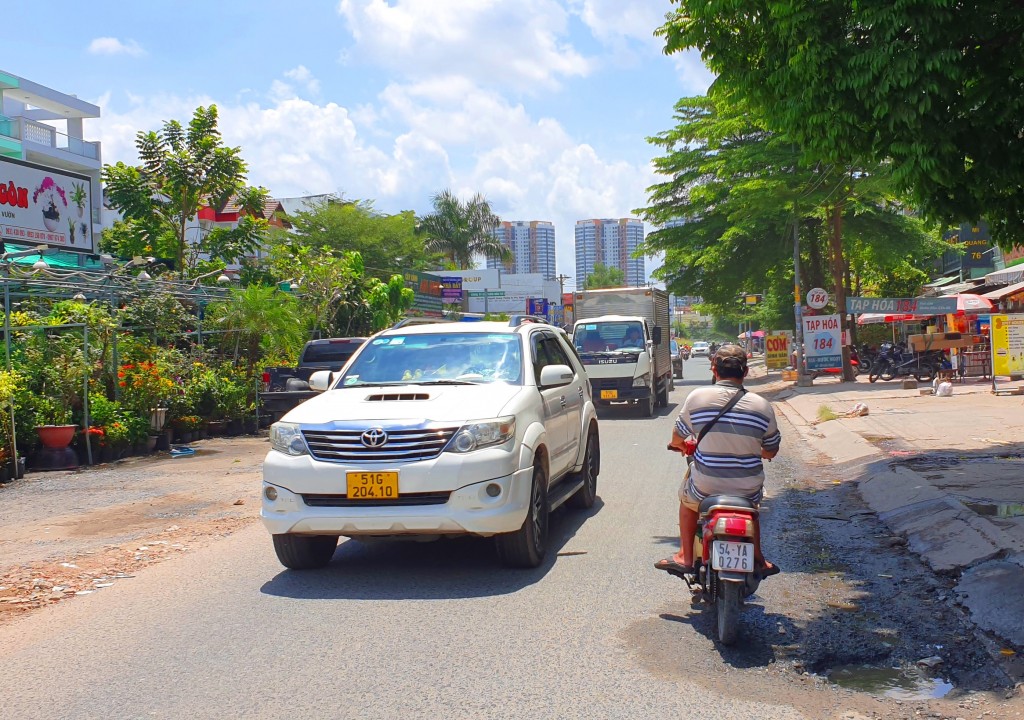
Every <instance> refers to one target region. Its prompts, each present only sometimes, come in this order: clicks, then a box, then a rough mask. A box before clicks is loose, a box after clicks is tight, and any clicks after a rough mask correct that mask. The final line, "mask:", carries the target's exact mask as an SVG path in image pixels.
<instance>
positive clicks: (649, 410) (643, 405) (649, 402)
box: [640, 388, 655, 418]
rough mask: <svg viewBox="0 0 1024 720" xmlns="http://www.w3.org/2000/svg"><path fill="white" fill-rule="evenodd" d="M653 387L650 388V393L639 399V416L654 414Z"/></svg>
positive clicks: (647, 416) (651, 415) (646, 416)
mask: <svg viewBox="0 0 1024 720" xmlns="http://www.w3.org/2000/svg"><path fill="white" fill-rule="evenodd" d="M654 394H655V390H654V388H651V392H650V395H648V396H647V397H646V398H645V399H643V400H641V401H640V415H641V417H645V418H649V417H653V416H654V399H655V398H654Z"/></svg>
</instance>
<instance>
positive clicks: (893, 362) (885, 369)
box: [868, 343, 942, 382]
mask: <svg viewBox="0 0 1024 720" xmlns="http://www.w3.org/2000/svg"><path fill="white" fill-rule="evenodd" d="M941 368H942V357H941V353H936V352H928V353H925V354H923V355H919V354H917V353H912V352H907V348H906V346H905V345H903V343H896V344H893V343H883V344H882V346H881V348H880V349H879V353H878V357H876V358H875V361H874V362H873V363H872V364H871V370H870V372H869V373H868V381H869V382H876V381H878V380H879V379H882V380H885V381H889V380H894V379H896V378H900V377H909V376H913V377H914V378H916V379H917V380H918V381H920V382H931V381H932V380H933V379H934V378H935V375H936V373H938V372H939V370H940V369H941Z"/></svg>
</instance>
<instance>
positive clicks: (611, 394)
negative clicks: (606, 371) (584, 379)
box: [601, 390, 619, 400]
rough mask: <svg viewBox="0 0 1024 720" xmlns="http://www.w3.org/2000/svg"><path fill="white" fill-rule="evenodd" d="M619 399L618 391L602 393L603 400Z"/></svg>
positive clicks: (604, 391) (603, 391)
mask: <svg viewBox="0 0 1024 720" xmlns="http://www.w3.org/2000/svg"><path fill="white" fill-rule="evenodd" d="M618 397H619V391H618V390H602V391H601V399H602V400H616V399H618Z"/></svg>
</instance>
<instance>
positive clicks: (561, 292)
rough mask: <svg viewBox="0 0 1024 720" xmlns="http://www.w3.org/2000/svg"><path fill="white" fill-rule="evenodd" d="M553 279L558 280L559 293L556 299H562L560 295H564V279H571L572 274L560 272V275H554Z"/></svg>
mask: <svg viewBox="0 0 1024 720" xmlns="http://www.w3.org/2000/svg"><path fill="white" fill-rule="evenodd" d="M555 280H557V281H558V295H559V298H558V299H559V300H561V299H562V298H561V296H562V295H565V281H566V280H572V276H571V275H566V274H565V273H562V274H561V275H559V276H558V277H556V278H555Z"/></svg>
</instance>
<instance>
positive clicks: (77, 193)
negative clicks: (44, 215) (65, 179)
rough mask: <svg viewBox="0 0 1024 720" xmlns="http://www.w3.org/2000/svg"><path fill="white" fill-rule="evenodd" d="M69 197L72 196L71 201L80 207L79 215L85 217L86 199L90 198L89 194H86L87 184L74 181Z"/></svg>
mask: <svg viewBox="0 0 1024 720" xmlns="http://www.w3.org/2000/svg"><path fill="white" fill-rule="evenodd" d="M68 197H69V198H71V202H73V203H74V204H75V207H77V208H78V217H80V218H82V217H85V201H86V200H87V199H88V196H87V195H86V194H85V184H84V183H72V185H71V193H70V194H69V195H68Z"/></svg>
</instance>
